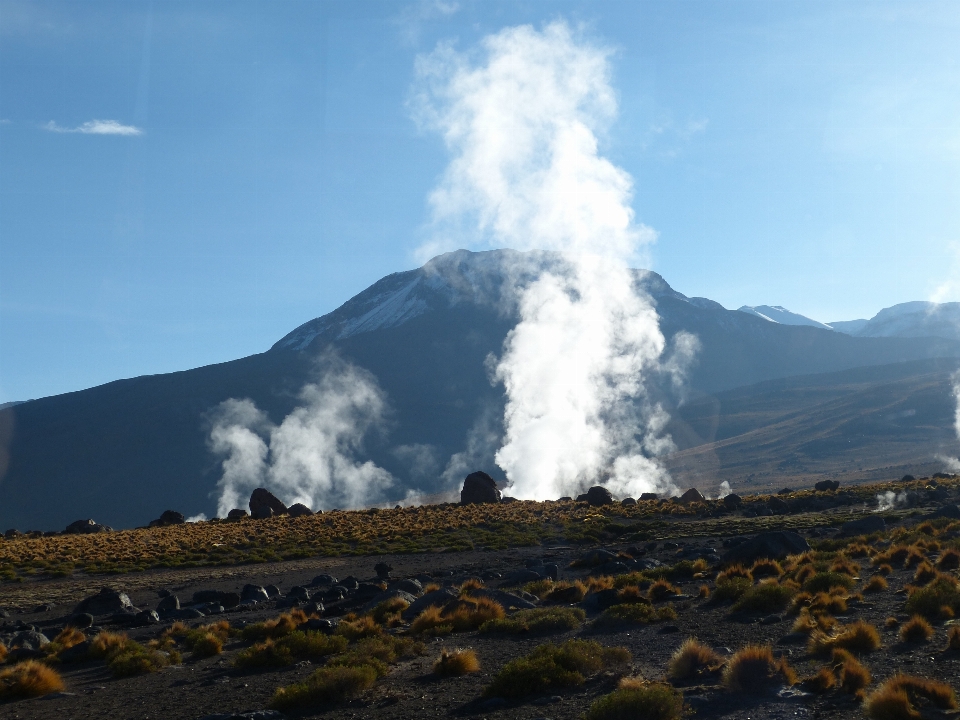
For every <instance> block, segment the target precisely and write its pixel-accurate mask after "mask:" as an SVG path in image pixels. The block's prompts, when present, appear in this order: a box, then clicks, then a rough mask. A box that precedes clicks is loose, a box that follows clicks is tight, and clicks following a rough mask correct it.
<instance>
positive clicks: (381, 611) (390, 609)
mask: <svg viewBox="0 0 960 720" xmlns="http://www.w3.org/2000/svg"><path fill="white" fill-rule="evenodd" d="M464 585H466V583H464ZM462 591H463V590H462V588H461V592H462ZM408 607H410V603H408V602H407V601H406V600H404V599H403V598H399V597H393V598H389V599H387V600H384V601H383V602H381V603H378V604H377V606H376V607H375V608H374V609H373V610H372V611H371V613H370V616H371V617H372V618H373V621H374V622H375V623H377V624H379V625H386V626H387V627H396V626H397V625H399V624H400V623H401V622H402V620H401V618H400V614H401V613H402V612H403V611H404V610H406V609H407V608H408Z"/></svg>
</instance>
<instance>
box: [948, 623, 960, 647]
mask: <svg viewBox="0 0 960 720" xmlns="http://www.w3.org/2000/svg"><path fill="white" fill-rule="evenodd" d="M947 650H954V651H957V650H960V626H957V625H954V626H952V627H951V628H950V629H949V630H947Z"/></svg>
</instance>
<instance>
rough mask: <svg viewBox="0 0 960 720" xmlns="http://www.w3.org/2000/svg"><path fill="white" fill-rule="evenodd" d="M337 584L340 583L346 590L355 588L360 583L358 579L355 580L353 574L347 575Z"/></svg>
mask: <svg viewBox="0 0 960 720" xmlns="http://www.w3.org/2000/svg"><path fill="white" fill-rule="evenodd" d="M337 584H338V585H340V587H344V588H346V589H347V590H356V589H357V587H358V586H359V585H360V581H359V580H357V579H356V578H355V577H354V576H353V575H347V576H346V577H345V578H344V579H343V580H341V581H340V582H339V583H337Z"/></svg>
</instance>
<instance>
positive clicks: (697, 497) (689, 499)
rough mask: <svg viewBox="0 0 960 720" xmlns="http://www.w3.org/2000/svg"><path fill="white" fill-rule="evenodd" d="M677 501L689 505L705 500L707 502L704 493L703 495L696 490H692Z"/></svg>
mask: <svg viewBox="0 0 960 720" xmlns="http://www.w3.org/2000/svg"><path fill="white" fill-rule="evenodd" d="M676 500H677V502H678V503H682V504H684V505H688V504H689V503H694V502H703V501H704V500H706V498H705V497H704V496H703V493H701V492H700V491H699V490H697V489H696V488H690V489H689V490H687V491H686V492H685V493H684V494H683V495H681V496H680V497H678V498H677V499H676Z"/></svg>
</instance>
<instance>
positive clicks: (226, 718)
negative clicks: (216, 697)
mask: <svg viewBox="0 0 960 720" xmlns="http://www.w3.org/2000/svg"><path fill="white" fill-rule="evenodd" d="M286 718H287V716H286V715H284V714H283V713H280V712H277V711H276V710H252V711H250V712H240V713H217V714H216V715H204V716H203V717H202V718H200V720H286Z"/></svg>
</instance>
